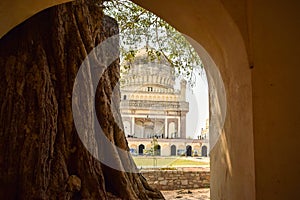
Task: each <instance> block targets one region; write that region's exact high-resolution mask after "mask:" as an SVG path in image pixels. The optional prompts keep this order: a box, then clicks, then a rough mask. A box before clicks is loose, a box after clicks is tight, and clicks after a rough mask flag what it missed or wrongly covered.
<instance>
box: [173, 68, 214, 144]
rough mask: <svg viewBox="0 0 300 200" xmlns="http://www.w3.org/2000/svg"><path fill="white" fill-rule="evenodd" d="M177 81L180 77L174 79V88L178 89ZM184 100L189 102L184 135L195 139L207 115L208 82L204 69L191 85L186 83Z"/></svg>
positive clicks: (204, 124) (203, 125) (203, 126)
mask: <svg viewBox="0 0 300 200" xmlns="http://www.w3.org/2000/svg"><path fill="white" fill-rule="evenodd" d="M179 82H180V78H178V79H177V80H176V85H175V88H176V89H179ZM186 101H187V102H189V112H188V113H187V117H186V135H187V137H191V138H195V139H196V138H197V136H198V135H200V134H201V128H205V126H206V119H208V117H209V101H208V83H207V78H206V74H205V71H204V70H203V71H202V72H201V74H200V75H199V74H197V75H196V82H195V85H194V86H193V87H191V86H190V85H189V84H187V92H186Z"/></svg>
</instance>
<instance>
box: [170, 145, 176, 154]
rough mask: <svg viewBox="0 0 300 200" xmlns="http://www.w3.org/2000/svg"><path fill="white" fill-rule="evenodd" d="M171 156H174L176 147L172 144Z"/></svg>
mask: <svg viewBox="0 0 300 200" xmlns="http://www.w3.org/2000/svg"><path fill="white" fill-rule="evenodd" d="M171 156H176V146H175V145H174V144H173V145H172V146H171Z"/></svg>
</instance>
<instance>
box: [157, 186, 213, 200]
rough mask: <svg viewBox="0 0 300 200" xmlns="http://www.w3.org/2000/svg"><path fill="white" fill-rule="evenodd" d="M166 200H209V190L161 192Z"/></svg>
mask: <svg viewBox="0 0 300 200" xmlns="http://www.w3.org/2000/svg"><path fill="white" fill-rule="evenodd" d="M161 192H162V194H163V195H164V197H165V199H166V200H172V199H181V200H196V199H197V200H209V199H210V191H209V188H202V189H193V190H173V191H161Z"/></svg>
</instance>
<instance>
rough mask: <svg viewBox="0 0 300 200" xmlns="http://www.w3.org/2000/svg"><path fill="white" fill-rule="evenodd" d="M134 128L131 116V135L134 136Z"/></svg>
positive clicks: (133, 119)
mask: <svg viewBox="0 0 300 200" xmlns="http://www.w3.org/2000/svg"><path fill="white" fill-rule="evenodd" d="M134 126H135V118H134V117H133V116H132V117H131V135H135V133H134Z"/></svg>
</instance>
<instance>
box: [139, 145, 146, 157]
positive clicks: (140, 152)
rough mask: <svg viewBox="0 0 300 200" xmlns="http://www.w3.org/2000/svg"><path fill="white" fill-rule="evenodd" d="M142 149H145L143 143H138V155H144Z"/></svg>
mask: <svg viewBox="0 0 300 200" xmlns="http://www.w3.org/2000/svg"><path fill="white" fill-rule="evenodd" d="M144 149H145V145H143V144H140V145H139V155H141V156H142V155H144Z"/></svg>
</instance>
